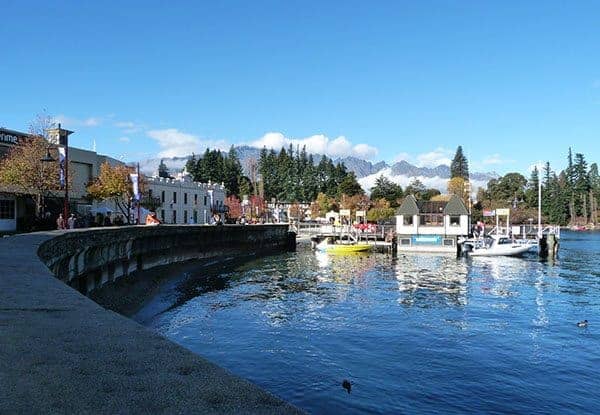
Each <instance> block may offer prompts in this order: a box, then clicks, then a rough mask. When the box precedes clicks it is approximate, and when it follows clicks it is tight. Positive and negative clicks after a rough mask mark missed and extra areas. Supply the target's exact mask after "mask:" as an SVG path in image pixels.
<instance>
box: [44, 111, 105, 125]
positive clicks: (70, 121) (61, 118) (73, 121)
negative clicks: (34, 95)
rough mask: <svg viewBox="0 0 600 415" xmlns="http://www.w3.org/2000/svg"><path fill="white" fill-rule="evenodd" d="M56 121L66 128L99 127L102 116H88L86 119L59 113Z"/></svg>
mask: <svg viewBox="0 0 600 415" xmlns="http://www.w3.org/2000/svg"><path fill="white" fill-rule="evenodd" d="M55 120H56V122H59V123H61V124H62V127H64V128H74V127H97V126H99V125H100V124H102V118H99V117H88V118H84V119H79V118H73V117H68V116H66V115H64V114H59V115H57V116H56V117H55Z"/></svg>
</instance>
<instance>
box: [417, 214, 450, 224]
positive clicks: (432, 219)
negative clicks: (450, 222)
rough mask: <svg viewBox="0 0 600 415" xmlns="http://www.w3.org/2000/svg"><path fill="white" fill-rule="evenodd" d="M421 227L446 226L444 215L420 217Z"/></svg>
mask: <svg viewBox="0 0 600 415" xmlns="http://www.w3.org/2000/svg"><path fill="white" fill-rule="evenodd" d="M419 218H420V224H421V226H444V215H443V214H442V213H427V214H424V215H420V217H419Z"/></svg>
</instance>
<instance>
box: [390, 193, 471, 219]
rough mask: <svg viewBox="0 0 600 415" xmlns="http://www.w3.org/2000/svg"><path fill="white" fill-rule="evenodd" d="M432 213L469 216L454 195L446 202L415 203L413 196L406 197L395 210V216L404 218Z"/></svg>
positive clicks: (422, 201) (428, 201)
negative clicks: (403, 216)
mask: <svg viewBox="0 0 600 415" xmlns="http://www.w3.org/2000/svg"><path fill="white" fill-rule="evenodd" d="M433 213H443V214H444V215H468V214H469V212H468V211H467V208H466V207H465V204H464V203H463V201H462V199H461V198H460V197H458V196H456V195H451V196H450V198H449V200H448V201H430V200H419V201H417V199H415V197H414V196H413V195H408V196H406V197H405V198H404V200H403V201H402V204H401V205H400V207H399V208H398V209H397V210H396V215H405V216H409V215H419V214H433Z"/></svg>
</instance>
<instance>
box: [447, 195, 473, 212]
mask: <svg viewBox="0 0 600 415" xmlns="http://www.w3.org/2000/svg"><path fill="white" fill-rule="evenodd" d="M444 214H445V215H468V214H469V211H468V210H467V208H466V206H465V204H464V203H463V201H462V199H461V198H460V197H458V196H456V195H452V196H451V197H450V200H449V201H448V203H447V204H446V207H445V208H444Z"/></svg>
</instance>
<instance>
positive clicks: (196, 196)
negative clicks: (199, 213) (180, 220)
mask: <svg viewBox="0 0 600 415" xmlns="http://www.w3.org/2000/svg"><path fill="white" fill-rule="evenodd" d="M197 204H198V194H194V205H197Z"/></svg>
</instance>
